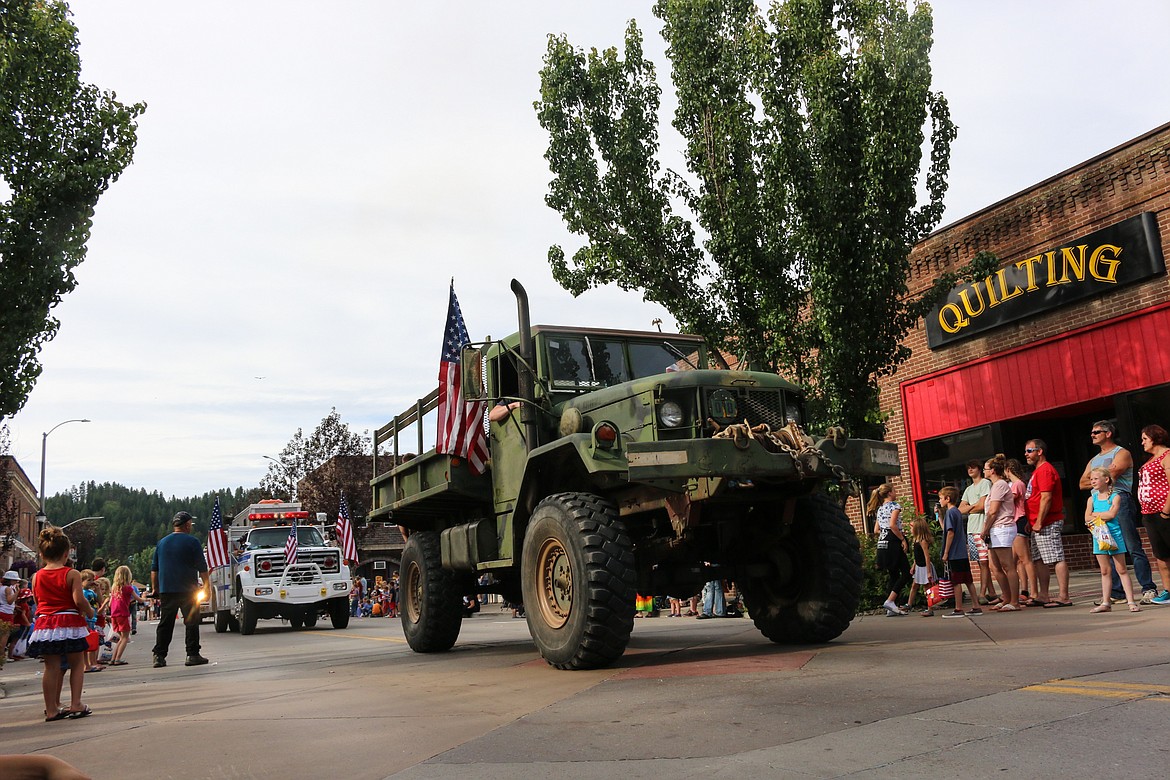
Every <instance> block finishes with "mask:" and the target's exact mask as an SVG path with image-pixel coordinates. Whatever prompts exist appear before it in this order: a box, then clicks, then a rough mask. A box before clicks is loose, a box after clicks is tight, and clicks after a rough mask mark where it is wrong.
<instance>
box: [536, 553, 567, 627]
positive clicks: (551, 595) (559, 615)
mask: <svg viewBox="0 0 1170 780" xmlns="http://www.w3.org/2000/svg"><path fill="white" fill-rule="evenodd" d="M537 560H538V561H539V562H540V569H539V571H540V615H541V618H542V619H543V620H544V622H545V624H547V625H548V626H550V627H552V628H560V627H562V626H563V625H565V623H567V622H568V620H569V613H570V612H571V611H572V606H573V565H572V562H571V561H570V560H569V555H568V553H566V552H565V547H564V545H562V544H561V543H560V542H559V541H558V540H556V539H546V540H545V541H544V543H543V544H542V545H541V546H540V553H539V556H538V557H537Z"/></svg>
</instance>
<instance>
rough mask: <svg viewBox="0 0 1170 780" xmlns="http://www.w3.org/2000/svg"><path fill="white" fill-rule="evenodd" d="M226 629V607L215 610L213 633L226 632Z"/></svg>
mask: <svg viewBox="0 0 1170 780" xmlns="http://www.w3.org/2000/svg"><path fill="white" fill-rule="evenodd" d="M227 630H228V611H227V610H226V609H220V610H216V612H215V633H217V634H226V633H227Z"/></svg>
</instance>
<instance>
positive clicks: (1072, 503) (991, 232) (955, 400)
mask: <svg viewBox="0 0 1170 780" xmlns="http://www.w3.org/2000/svg"><path fill="white" fill-rule="evenodd" d="M1167 237H1170V124H1167V125H1163V126H1161V127H1159V128H1156V129H1155V130H1152V131H1150V132H1148V133H1146V134H1144V135H1142V136H1140V137H1138V138H1135V139H1133V140H1131V141H1129V142H1127V143H1124V144H1122V145H1120V146H1118V147H1116V148H1114V149H1111V150H1109V151H1107V152H1105V153H1103V154H1101V155H1099V156H1097V157H1094V158H1093V159H1091V160H1088V161H1086V162H1084V163H1081V164H1080V165H1077V166H1075V167H1073V168H1070V169H1069V170H1067V171H1064V172H1063V173H1060V174H1057V175H1056V176H1053V177H1052V178H1050V179H1048V180H1046V181H1043V182H1040V183H1039V184H1036V185H1034V186H1032V187H1029V188H1028V189H1026V190H1024V191H1023V192H1020V193H1017V194H1016V195H1013V196H1012V197H1010V198H1007V199H1005V200H1003V201H1000V202H999V203H995V204H993V205H991V206H988V207H987V208H985V209H983V210H981V211H979V212H976V213H975V214H972V215H970V216H968V217H966V218H964V219H962V220H960V221H958V222H956V223H954V224H952V225H949V226H947V227H945V228H943V229H941V230H939V231H937V232H936V233H934V234H932V235H930V236H928V237H927V238H926V239H925V240H923V241H922V242H921V243H920V244H919V245H918V246H916V247H915V249H914V252H913V253H912V256H911V265H912V276H911V279H910V284H909V288H910V292H911V294H915V293H921V292H922V291H924V290H925V289H926V288H927V287H928V286H929V285H930V284H931V283H932V281H933V280H934V279H935V278H937V277H938V275H939V274H941V273H942V272H944V271H946V270H951V269H957V268H959V267H961V266H963V265H965V264H966V263H968V262H969V261H970V260H971V259H972V258H974V256H975V255H976V253H978V252H982V251H990V252H993V253H995V255H996V256H997V257H998V258H999V261H1000V265H999V270H998V271H997V272H996V273H994V274H992V276H990V277H988V278H987V279H983V280H978V281H977V282H975V283H972V284H965V285H960V286H958V287H956V288H955V289H954V290H952V292H951V294H950V296H949V297H948V299H947V301H946V302H945V303H944V304H943V305H941V306H939V307H938V308H937V309H936V310H935V312H933V313H932V314H931V315H930V316H928V317H927V318H926V321H925V322H924V323H923V324H922V325H921V326H920V327H919V328H918V329H916V330H915V331H913V332H911V333H910V334H909V335H908V337H907V338H906V341H905V344H906V346H908V347H910V349H911V350H912V352H913V355H912V357H911V359H910V360H909V361H907V362H906V363H904V364H903V365H902V366H901V367H900V369H899V371H898V372H897V373H896V374H895V375H894V376H892V377H889V378H887V379H885V380H884V381H883V382H882V385H881V404H882V409H883V411H885V412H887V413H888V414H889V418H888V422H887V436H886V437H887V439H888V440H890V441H894V442H897V444H898V445H899V448H900V450H901V453H902V469H903V476H902V477H901V478H900V483H899V487H900V489H901V490H902V491H903V493H904V494H906V495H912V496H913V497H914V500H915V503H916V504H917V505H918V507H919V508H920V509H926V508H927V507H930V506H933V504H934V501H935V497H936V496H937V492H938V489H939V488H940V487H941V486H942V485H944V484H954V485H956V486H959V487H962V486H963V485H964V484H966V474H965V469H964V463H965V461H967V460H968V459H970V458H986V457H988V456H990V455H992V454H994V453H997V452H1002V453H1005V454H1007V455H1008V456H1009V457H1016V458H1018V459H1019V460H1021V461H1022V460H1023V450H1024V444H1025V442H1026V441H1027V440H1028V439H1030V438H1041V439H1044V440H1045V441H1046V442H1047V444H1048V446H1049V452H1048V457H1049V460H1050V461H1051V462H1052V463H1053V465H1054V466H1056V468H1057V471H1058V472H1059V473H1060V475H1061V477H1062V479H1063V483H1064V499H1065V506H1066V513H1065V516H1066V520H1065V528H1064V530H1065V534H1066V540H1065V541H1066V547H1067V548H1068V550H1069V553H1070V565H1073V566H1075V567H1084V566H1090V565H1095V564H1094V563H1092V561H1091V558H1092V556H1091V554H1090V552H1091V544H1089V536H1088V534H1087V533H1085V531H1084V527H1083V524H1082V511H1083V507H1084V505H1085V501H1086V499H1087V496H1088V493H1087V492H1085V491H1080V490H1079V489H1078V487H1077V481H1078V480H1079V478H1080V475H1081V473H1082V471H1083V470H1084V467H1085V464H1086V463H1087V462H1088V460H1089V458H1090V457H1091V456H1092V455H1093V454H1095V453H1096V451H1097V450H1096V448H1095V447H1093V446H1092V445H1091V443H1090V440H1089V435H1088V433H1089V429H1090V427H1091V426H1092V423H1093V422H1094V421H1096V420H1101V419H1110V420H1115V421H1116V424H1117V427H1118V441H1119V442H1120V443H1122V444H1123V445H1124V446H1126V447H1127V448H1128V449H1129V450H1130V451H1131V452H1132V453H1133V455H1134V459H1135V461H1136V462H1137V463H1138V464H1139V465H1140V464H1141V463H1142V462H1144V457H1145V456H1144V453H1143V452H1142V449H1141V446H1140V442H1139V431H1140V430H1141V428H1142V427H1143V426H1145V425H1148V424H1151V423H1157V424H1159V425H1162V426H1163V427H1166V428H1170V340H1168V339H1166V338H1165V337H1164V336H1162V335H1161V334H1165V333H1170V285H1168V284H1167V278H1166V267H1165V260H1164V258H1165V256H1166V254H1167V240H1168V239H1167ZM1155 334H1157V335H1155Z"/></svg>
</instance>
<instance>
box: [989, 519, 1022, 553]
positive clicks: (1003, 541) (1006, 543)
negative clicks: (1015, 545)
mask: <svg viewBox="0 0 1170 780" xmlns="http://www.w3.org/2000/svg"><path fill="white" fill-rule="evenodd" d="M1015 540H1016V526H1015V524H1012V525H993V526H992V527H991V546H992V548H1003V547H1011V546H1012V542H1014V541H1015Z"/></svg>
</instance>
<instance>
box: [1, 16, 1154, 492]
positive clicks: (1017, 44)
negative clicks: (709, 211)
mask: <svg viewBox="0 0 1170 780" xmlns="http://www.w3.org/2000/svg"><path fill="white" fill-rule="evenodd" d="M70 6H71V8H72V10H73V18H74V22H75V24H76V25H77V27H78V29H79V35H80V41H81V57H82V77H83V79H84V80H85V81H87V82H90V83H93V84H96V85H98V86H100V87H102V88H103V89H111V90H113V91H115V92H116V93H117V95H118V98H119V99H120V100H122V101H123V102H138V101H144V102H146V103H147V104H148V107H147V110H146V113H145V114H144V115H143V116H142V117H141V118H140V120H139V129H138V138H139V140H138V146H137V150H136V153H135V156H134V162H133V164H132V165H131V166H130V167H129V168H128V169H127V170H126V172H125V173H124V174H123V175H122V177H121V179H120V180H119V181H117V182H116V183H114V184H113V185H112V186H111V188H110V190H109V191H108V192H107V193H106V194H105V195H104V196H103V197H102V199H101V201H100V203H99V204H98V208H97V213H96V215H95V217H94V225H93V233H92V236H91V239H90V241H89V245H88V247H89V252H88V256H87V259H86V260H85V262H84V263H83V264H82V265H81V266H80V268H79V269H78V270H77V274H76V275H77V279H78V287H77V289H76V290H75V291H74V292H72V293H70V294H69V295H67V296H66V297H65V299H64V300H63V301H62V303H61V304H60V305H59V306H57V307H56V308H55V309H54V314H55V315H56V316H57V317H58V318H59V319H60V321H61V330H60V333H59V334H58V336H57V337H56V339H55V340H53V341H52V342H50V343H49V344H48V345H47V346H46V347H45V348H44V349H43V351H42V353H41V361H42V364H43V366H44V372H43V373H42V375H41V377H40V379H39V381H38V382H37V385H36V387H35V388H34V390H33V392H32V395H31V396H30V398H29V400H28V403H27V404H26V405H25V407H24V409H23V410H22V411H21V412H20V413H19V414H17V415H16V416H15V417H14V418H12V419H10V420H9V421H8V424H9V428H10V431H11V437H12V454H13V455H14V456H15V457H16V459H17V461H18V462H19V463H20V464H21V466H22V467H23V468H24V470H25V472H26V473H27V474H28V475H29V478H30V479H31V480H32V481H33V483H34V485H35V484H37V483H38V481H39V475H40V466H41V446H42V442H43V441H44V443H45V444H46V445H47V450H46V451H47V458H46V482H45V488H46V493H47V494H48V495H52V494H54V493H57V492H61V491H65V490H68V489H69V488H70V487H71V486H73V485H77V484H80V483H82V482H85V481H88V480H94V481H97V482H99V483H101V482H119V483H122V484H124V485H128V486H131V487H141V488H146V489H147V490H158V491H161V492H162V493H164V494H165V495H167V496H171V495H174V496H180V497H182V496H188V495H197V494H201V493H204V492H206V491H209V490H213V489H217V488H221V487H234V486H236V485H244V486H251V485H255V484H257V483H258V482H259V480H260V479H261V478H262V477H263V476H264V474H265V473H266V472H267V467H268V465H269V463H268V461H266V460H265V459H264V457H265V456H276V455H277V454H278V453H279V452H280V450H281V449H282V448H283V447H284V445H285V444H286V443H287V442H288V441H289V440H290V439H291V438H292V436H293V434H294V433H295V432H296V430H297V429H298V428H302V429H304V431H305V433H306V434H308V433H309V432H310V431H312V429H313V428H314V427H316V425H317V424H318V423H319V422H320V421H321V419H322V418H324V417H325V416H326V415H328V414H329V413H330V410H331V409H332V408H336V409H337V411H338V412H339V414H340V415H341V419H342V421H343V422H345V423H347V424H348V425H349V426H350V428H351V429H353V430H355V431H358V432H362V431H367V430H368V431H373V430H374V429H375V428H377V427H379V426H381V425H383V424H384V423H386V422H387V421H389V420H390V419H391V417H393V416H394V415H396V414H398V413H401V412H402V411H404V410H405V409H406V408H407V407H408V406H409V405H410V404H412V403H413V402H414V400H415V399H417V398H419V397H422V396H424V395H425V394H427V393H428V392H430V391H431V390H432V389H433V387H434V386H435V384H436V377H437V375H438V359H439V351H440V342H441V333H442V328H443V323H444V318H445V316H446V304H447V287H448V284H449V283H450V281H451V279H452V278H453V279H454V281H455V289H456V293H457V294H458V296H459V300H460V304H461V306H462V309H463V314H464V317H465V319H466V322H467V327H468V330H469V331H470V333H471V336H472V338H473V339H475V340H482V339H484V338H486V337H487V336H492V337H495V338H499V337H502V336H505V335H507V334H509V333H512V332H514V331H515V330H516V324H515V323H516V305H515V299H514V297H513V296H512V293H511V291H510V290H509V287H508V285H509V281H510V279H511V278H512V277H515V278H517V279H519V280H520V281H521V282H522V283H523V284H524V285H525V287H526V288H527V290H528V293H529V296H530V298H531V307H532V321H533V322H534V323H543V324H561V325H587V326H601V327H617V328H637V329H646V330H650V329H652V328H653V326H652V322H653V320H655V319H657V318H661V319H662V320H663V322H664V327H665V328H666V329H667V330H670V329H672V328H673V326H674V320H673V319H672V318H671V317H670V315H669V314H668V313H667V312H665V311H664V310H662V309H661V308H660V307H657V306H655V305H651V304H648V303H645V302H643V301H642V299H641V296H640V295H639V294H638V293H636V292H629V293H627V292H622V291H620V290H617V289H613V288H607V289H601V290H595V291H590V292H587V293H585V294H583V295H582V296H580V297H579V298H576V299H574V298H573V297H572V296H571V295H570V294H569V293H567V292H565V291H564V290H562V289H561V288H560V287H559V286H558V285H557V284H556V282H555V281H554V280H553V279H552V276H551V273H550V271H549V267H548V263H547V260H546V257H547V252H548V247H549V246H550V245H551V244H561V245H563V246H565V248H566V251H569V252H571V251H572V250H573V249H574V248H576V247H577V246H579V244H580V242H579V239H577V238H575V237H574V236H572V235H571V234H569V233H568V231H567V230H566V228H565V227H564V224H563V222H562V221H561V219H560V216H559V214H557V213H556V212H554V211H552V210H551V209H549V208H548V207H547V206H546V205H545V204H544V195H545V193H546V192H547V189H548V182H549V179H550V174H549V172H548V168H547V165H546V164H545V161H544V158H543V155H544V152H545V149H546V147H547V140H548V139H547V137H546V136H545V134H544V132H543V131H542V130H541V128H540V126H539V124H538V123H537V120H536V115H535V112H534V110H533V106H532V104H533V101H535V100H536V99H537V98H538V97H539V76H538V71H539V69H540V67H541V59H542V56H543V54H544V52H545V49H546V42H547V36H548V34H550V33H557V34H560V33H564V34H567V35H568V37H569V40H570V41H571V42H572V43H573V44H574V45H577V46H579V47H584V48H589V47H598V48H604V47H608V46H613V45H619V46H620V43H621V40H622V34H623V31H624V29H625V26H626V24H627V23H628V21H629V19H631V18H636V19H637V21H638V24H639V26H640V27H641V28H642V30H643V32H644V35H645V40H646V53H647V56H648V57H651V58H652V59H654V60H655V61H656V62H657V63H658V70H659V77H660V82H662V83H663V86H664V106H663V112H662V116H661V117H660V118H661V119H662V120H663V121H664V122H666V121H668V120H669V116H670V115H669V104H668V93H669V85H668V84H667V83H666V82H667V81H668V74H669V67H668V63H667V61H666V59H665V56H664V54H663V49H664V46H663V44H662V41H661V38H660V37H659V29H660V25H659V24H658V22H657V20H656V19H655V18H654V17H653V15H652V14H651V12H650V8H651V6H652V3H651V2H630V1H628V0H627V1H626V2H618V1H616V0H605V1H599V2H595V1H593V0H591V1H590V2H587V3H586V2H580V1H579V0H578V2H569V1H567V0H566V1H561V0H539V1H536V0H532V1H520V0H517V1H514V2H482V1H473V0H465V1H463V2H453V1H452V0H430V1H429V2H426V3H417V2H415V3H408V2H386V1H383V0H336V1H335V2H332V3H328V4H324V3H321V2H320V1H319V0H314V1H313V2H303V1H302V0H250V1H249V2H229V0H209V1H207V2H198V3H196V2H192V1H191V0H185V1H183V2H179V1H176V2H165V3H160V2H157V1H156V0H73V2H71V3H70ZM934 17H935V46H934V52H933V56H932V62H933V68H934V88H935V89H936V90H941V91H942V92H943V93H944V94H945V95H946V96H947V99H948V101H949V103H950V107H951V112H952V118H953V119H954V121H955V123H956V124H957V125H958V128H959V134H958V138H957V140H956V141H955V143H954V146H953V149H952V158H951V174H950V191H949V193H948V196H947V211H946V214H945V216H944V218H943V221H942V223H941V225H946V224H948V223H951V222H955V221H957V220H959V219H961V218H962V217H964V216H966V215H968V214H971V213H973V212H975V211H978V210H980V209H982V208H984V207H986V206H988V205H991V204H992V203H995V202H997V201H999V200H1002V199H1004V198H1007V197H1010V196H1011V195H1013V194H1014V193H1017V192H1019V191H1021V190H1023V189H1026V188H1028V187H1029V186H1031V185H1033V184H1035V183H1038V182H1040V181H1042V180H1044V179H1046V178H1048V177H1050V176H1053V175H1055V174H1057V173H1059V172H1061V171H1063V170H1065V169H1067V168H1069V167H1072V166H1074V165H1076V164H1078V163H1080V162H1082V161H1084V160H1086V159H1088V158H1090V157H1093V156H1095V155H1097V154H1100V153H1102V152H1104V151H1106V150H1108V149H1111V148H1112V147H1114V146H1117V145H1119V144H1121V143H1124V142H1125V141H1127V140H1129V139H1131V138H1134V137H1136V136H1138V135H1141V134H1142V133H1144V132H1146V131H1148V130H1151V129H1153V128H1155V127H1157V126H1159V125H1161V124H1163V123H1165V122H1166V121H1170V115H1167V113H1166V107H1167V106H1170V80H1167V79H1165V78H1163V77H1162V76H1163V74H1164V72H1165V55H1164V53H1163V52H1164V31H1165V30H1166V29H1170V3H1165V2H1162V0H1147V1H1145V2H1142V1H1139V0H1130V1H1129V2H1125V3H1107V2H1086V1H1083V0H1032V2H1028V3H1020V2H1016V1H1015V0H939V1H938V2H936V3H935V4H934ZM662 140H663V148H664V150H666V153H667V156H666V157H664V160H665V162H666V165H668V166H677V164H678V163H677V157H674V158H671V156H670V154H671V150H672V149H674V148H677V147H678V143H677V138H676V137H675V136H674V135H673V131H671V130H670V129H669V128H668V127H666V128H664V130H663V133H662ZM941 225H940V226H941ZM75 418H88V419H90V420H92V422H90V423H86V424H82V423H72V424H68V425H64V426H61V427H60V428H59V429H57V430H55V431H53V432H52V435H51V436H49V437H48V439H47V440H43V438H42V434H43V433H44V432H46V431H49V430H51V429H53V427H54V426H56V425H57V424H58V423H60V422H62V421H65V420H70V419H75Z"/></svg>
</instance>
